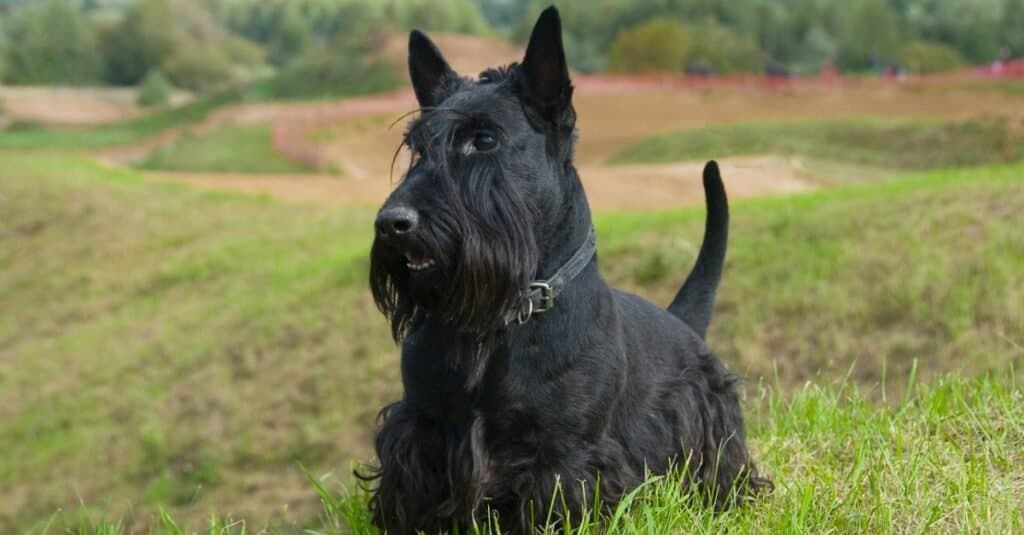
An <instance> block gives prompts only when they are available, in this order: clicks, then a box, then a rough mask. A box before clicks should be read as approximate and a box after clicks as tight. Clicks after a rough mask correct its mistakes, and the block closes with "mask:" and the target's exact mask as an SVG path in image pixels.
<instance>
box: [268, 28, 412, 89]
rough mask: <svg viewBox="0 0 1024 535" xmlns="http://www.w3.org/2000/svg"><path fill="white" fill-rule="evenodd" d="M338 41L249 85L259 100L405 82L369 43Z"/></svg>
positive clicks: (393, 85) (394, 85)
mask: <svg viewBox="0 0 1024 535" xmlns="http://www.w3.org/2000/svg"><path fill="white" fill-rule="evenodd" d="M352 41H353V40H352V39H348V40H346V42H340V43H336V44H335V45H333V46H330V47H327V48H326V49H324V50H313V51H309V52H307V53H306V54H305V55H304V56H303V57H301V58H298V59H296V60H295V61H293V62H291V63H290V64H289V65H288V67H286V68H284V69H283V70H281V71H280V72H279V73H277V74H276V75H275V76H273V77H272V78H269V79H267V80H263V81H261V82H257V83H255V84H252V86H250V88H249V91H248V96H249V97H250V98H256V99H276V98H284V99H304V98H324V97H347V96H352V95H361V94H366V93H373V92H377V91H384V90H387V89H393V88H395V87H397V86H398V85H400V84H401V83H402V81H401V79H399V78H398V76H397V75H396V74H395V69H394V68H393V67H392V66H391V65H390V64H388V63H387V62H386V61H385V60H384V59H382V58H381V57H380V55H379V54H375V53H374V52H373V51H372V49H371V48H370V47H369V46H366V45H365V44H360V43H357V42H356V43H354V42H352Z"/></svg>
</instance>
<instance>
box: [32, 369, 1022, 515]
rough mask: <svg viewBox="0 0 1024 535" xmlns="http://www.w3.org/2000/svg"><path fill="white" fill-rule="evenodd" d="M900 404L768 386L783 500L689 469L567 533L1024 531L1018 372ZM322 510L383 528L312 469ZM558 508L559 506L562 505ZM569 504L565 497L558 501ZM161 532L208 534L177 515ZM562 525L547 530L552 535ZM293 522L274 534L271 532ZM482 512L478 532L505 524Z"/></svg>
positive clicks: (766, 418)
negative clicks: (696, 481) (684, 476)
mask: <svg viewBox="0 0 1024 535" xmlns="http://www.w3.org/2000/svg"><path fill="white" fill-rule="evenodd" d="M908 384H909V387H910V388H909V389H908V390H907V394H906V395H905V396H904V397H903V398H901V399H898V400H891V403H890V404H883V405H879V404H878V403H877V402H875V401H873V400H870V399H867V398H865V397H864V396H863V395H861V394H860V393H859V391H858V389H857V388H856V387H855V386H852V385H851V384H850V383H849V382H846V381H845V380H839V381H836V382H834V383H831V384H828V385H826V386H816V385H805V386H803V387H801V388H799V389H797V390H795V391H794V392H792V393H790V394H787V395H780V394H778V392H779V391H780V390H782V389H781V388H779V387H772V388H762V389H761V390H760V393H759V395H758V396H757V397H756V398H755V400H753V401H754V403H753V404H754V405H755V406H756V407H760V410H759V411H756V412H755V414H752V415H751V417H750V420H751V422H752V426H751V428H750V436H751V439H752V441H753V442H754V443H756V444H759V445H760V448H759V450H760V455H759V457H758V459H759V462H760V464H761V468H762V469H763V470H766V471H767V472H769V473H770V474H771V475H772V477H773V478H774V479H775V483H776V490H775V492H774V494H773V495H772V496H770V497H769V498H767V499H766V500H764V501H761V502H757V503H755V504H753V505H750V506H747V507H744V508H739V509H734V510H731V511H728V512H726V513H722V514H715V513H713V512H712V511H710V510H709V509H708V508H706V507H704V506H703V505H702V504H701V503H700V502H699V501H697V500H695V499H693V497H692V496H688V495H687V494H685V493H684V492H683V491H682V488H683V485H682V484H681V480H680V473H674V474H670V475H668V476H664V477H655V478H651V479H650V480H648V482H647V484H645V485H644V486H643V487H641V488H640V489H638V490H637V491H635V492H633V493H631V494H629V495H628V496H627V497H626V498H625V499H624V500H623V501H622V502H621V503H620V504H619V505H618V506H617V507H615V508H613V509H610V510H607V511H604V512H597V513H591V514H589V515H588V516H587V518H586V519H585V520H584V521H580V522H577V523H576V524H574V525H572V526H571V529H567V530H565V531H564V532H565V533H569V534H574V535H590V534H595V535H596V534H600V533H623V534H638V535H639V534H649V533H721V532H727V533H832V532H838V533H894V532H900V533H911V532H916V533H931V532H942V533H1017V532H1019V531H1021V530H1022V529H1024V517H1022V516H1021V515H1020V505H1021V504H1020V502H1019V497H1020V495H1021V493H1024V471H1022V470H1021V469H1020V466H1021V463H1022V462H1024V412H1022V411H1020V410H1019V407H1020V405H1021V403H1024V393H1022V391H1021V390H1020V388H1019V387H1018V386H1016V383H1015V381H1014V378H1013V375H1012V373H1011V375H1010V377H1005V376H1004V377H1002V378H993V377H984V378H979V379H973V380H968V379H964V378H962V377H955V376H946V377H942V378H940V379H938V380H936V381H934V382H932V383H931V384H930V385H927V386H925V385H919V384H916V383H915V382H914V379H913V377H911V378H910V379H909V380H908ZM310 488H311V492H313V491H315V492H316V493H317V495H318V496H319V497H320V499H321V510H320V512H319V514H318V516H317V518H316V519H315V520H311V521H310V522H309V523H308V524H307V525H306V526H305V532H306V533H323V534H328V533H356V534H373V533H378V530H376V529H375V528H374V527H373V526H372V524H371V521H370V518H369V515H368V513H367V507H366V502H367V499H368V497H367V495H366V494H365V493H364V492H362V491H354V492H353V491H349V490H345V489H344V488H339V487H338V486H337V484H336V481H335V479H334V478H333V477H332V476H331V475H330V474H328V475H326V476H324V478H323V479H321V478H311V482H310ZM555 503H556V504H557V502H555ZM556 507H557V505H556ZM153 520H154V525H153V526H152V527H151V528H150V529H149V531H150V532H152V533H172V534H180V535H185V534H186V533H196V532H197V531H195V530H194V529H189V528H187V527H183V526H182V525H181V524H179V523H178V522H177V521H175V520H174V519H173V518H172V517H171V516H170V515H168V514H167V513H166V512H163V513H157V514H154V515H153ZM65 523H70V525H71V526H72V527H73V528H78V530H79V531H83V532H89V533H110V534H119V533H123V532H124V531H123V524H121V523H110V522H109V521H102V520H101V521H98V522H96V523H89V522H87V521H85V522H84V521H83V520H81V518H77V519H73V520H70V521H69V519H67V518H65V517H64V515H55V516H54V517H53V518H52V519H50V522H49V523H48V524H47V525H46V526H45V528H43V529H38V530H36V531H35V533H39V534H45V533H51V532H58V531H64V528H66V527H67V526H66V525H65ZM553 528H554V523H552V524H551V525H550V526H549V528H548V529H547V530H544V531H545V532H547V533H551V532H554V531H555V530H554V529H553ZM285 531H286V530H274V529H272V530H270V532H271V533H276V532H282V533H283V532H285ZM198 532H206V533H209V534H211V535H219V534H224V533H238V534H241V533H257V532H259V526H252V525H249V524H246V523H245V522H244V521H241V520H235V521H232V520H231V519H223V518H217V517H215V516H214V517H212V518H210V519H209V520H207V521H206V522H204V523H203V525H202V527H201V528H199V530H198ZM499 532H500V521H498V520H492V521H490V522H488V521H486V520H482V521H481V524H480V526H478V529H475V530H473V533H499Z"/></svg>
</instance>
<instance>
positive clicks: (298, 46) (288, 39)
mask: <svg viewBox="0 0 1024 535" xmlns="http://www.w3.org/2000/svg"><path fill="white" fill-rule="evenodd" d="M280 17H281V20H280V22H279V26H278V28H277V31H276V32H274V35H273V36H272V37H271V39H270V42H269V43H268V44H267V59H269V60H270V62H271V63H273V64H274V65H278V66H282V65H284V64H286V63H288V62H289V61H291V60H293V59H295V57H296V56H298V55H300V54H302V52H303V51H305V50H306V47H308V46H309V43H310V39H311V37H312V34H311V31H310V27H309V25H308V24H307V23H306V21H304V20H302V16H301V15H300V14H299V10H298V8H297V7H295V5H294V4H289V5H288V7H286V8H284V9H283V10H282V12H281V14H280Z"/></svg>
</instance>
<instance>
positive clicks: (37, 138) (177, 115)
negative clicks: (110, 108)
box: [0, 88, 246, 150]
mask: <svg viewBox="0 0 1024 535" xmlns="http://www.w3.org/2000/svg"><path fill="white" fill-rule="evenodd" d="M245 98H246V93H245V92H244V91H243V90H241V89H237V88H228V89H223V90H218V91H216V92H213V93H210V94H209V95H206V96H203V97H200V98H198V99H196V100H193V101H192V102H190V103H188V104H186V105H184V106H181V107H179V108H168V109H163V110H160V111H157V112H154V113H150V114H147V115H145V116H143V117H139V118H137V119H130V120H127V121H123V122H120V123H114V124H109V125H103V126H98V127H95V128H89V129H81V128H43V127H39V126H33V125H25V126H23V127H21V128H18V129H11V130H8V131H5V132H0V148H13V149H47V150H83V149H96V148H102V147H112V146H115V145H125V144H128V143H132V142H135V141H139V140H140V139H142V138H145V137H147V136H151V135H153V134H156V133H157V132H160V131H163V130H167V129H169V128H176V127H180V126H183V125H187V124H190V123H194V122H197V121H200V120H202V119H203V118H205V117H206V116H207V115H209V114H210V113H211V112H212V111H213V110H216V109H218V108H220V107H222V106H226V105H228V104H234V103H238V102H242V101H243V99H245Z"/></svg>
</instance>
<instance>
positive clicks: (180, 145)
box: [138, 125, 314, 173]
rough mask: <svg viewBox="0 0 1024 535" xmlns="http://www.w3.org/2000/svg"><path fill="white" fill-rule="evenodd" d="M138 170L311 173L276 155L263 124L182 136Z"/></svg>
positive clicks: (154, 153)
mask: <svg viewBox="0 0 1024 535" xmlns="http://www.w3.org/2000/svg"><path fill="white" fill-rule="evenodd" d="M138 167H140V168H142V169H156V170H170V171H190V172H235V173H304V172H310V171H314V169H311V168H309V167H307V166H305V165H303V164H301V163H298V162H295V161H292V160H289V159H288V158H286V157H284V156H283V155H281V154H279V153H278V152H276V151H275V150H274V148H273V146H272V140H271V132H270V127H269V126H267V125H257V126H222V127H219V128H217V129H215V130H213V131H210V132H204V133H202V134H186V135H184V136H182V137H179V138H178V139H175V140H174V141H171V142H170V143H168V144H167V145H164V146H163V147H160V148H158V149H156V150H155V151H153V152H152V153H151V154H150V155H149V156H147V157H146V159H144V160H143V161H141V162H140V163H139V165H138Z"/></svg>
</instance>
